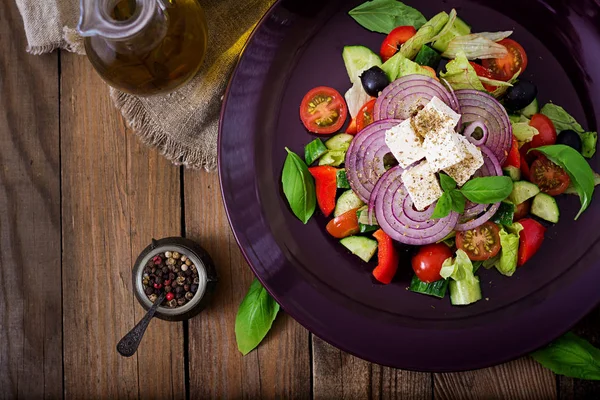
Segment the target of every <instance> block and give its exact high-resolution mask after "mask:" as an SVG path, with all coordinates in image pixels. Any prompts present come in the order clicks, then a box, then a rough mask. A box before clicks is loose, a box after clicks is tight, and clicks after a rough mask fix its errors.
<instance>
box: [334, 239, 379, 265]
mask: <svg viewBox="0 0 600 400" xmlns="http://www.w3.org/2000/svg"><path fill="white" fill-rule="evenodd" d="M340 243H341V244H342V245H343V246H344V247H345V248H347V249H348V250H350V252H351V253H352V254H354V255H356V256H358V257H359V258H360V259H361V260H363V261H364V262H369V260H370V259H371V258H372V257H373V255H375V252H376V251H377V242H376V241H375V240H373V239H369V238H368V237H364V236H350V237H347V238H343V239H342V240H340Z"/></svg>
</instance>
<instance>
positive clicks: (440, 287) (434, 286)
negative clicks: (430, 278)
mask: <svg viewBox="0 0 600 400" xmlns="http://www.w3.org/2000/svg"><path fill="white" fill-rule="evenodd" d="M408 290H410V291H411V292H415V293H421V294H426V295H428V296H434V297H439V298H440V299H441V298H443V297H444V296H446V291H447V290H448V279H440V280H439V281H435V282H432V283H425V282H423V281H422V280H420V279H419V278H418V277H417V276H416V275H414V276H413V278H412V281H410V286H409V287H408Z"/></svg>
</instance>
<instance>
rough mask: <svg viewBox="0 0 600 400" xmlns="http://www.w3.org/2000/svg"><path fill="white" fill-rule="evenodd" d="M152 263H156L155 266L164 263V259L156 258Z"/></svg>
mask: <svg viewBox="0 0 600 400" xmlns="http://www.w3.org/2000/svg"><path fill="white" fill-rule="evenodd" d="M152 261H154V264H156V265H158V264H160V263H162V258H160V256H154V258H153V259H152Z"/></svg>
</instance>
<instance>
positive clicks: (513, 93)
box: [504, 80, 537, 112]
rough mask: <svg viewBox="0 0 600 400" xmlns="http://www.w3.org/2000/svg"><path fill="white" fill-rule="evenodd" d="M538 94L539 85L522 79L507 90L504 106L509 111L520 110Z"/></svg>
mask: <svg viewBox="0 0 600 400" xmlns="http://www.w3.org/2000/svg"><path fill="white" fill-rule="evenodd" d="M536 96H537V87H536V86H535V85H534V84H533V83H531V82H529V81H525V80H520V81H518V82H517V83H515V84H514V85H513V86H512V87H509V88H508V90H507V91H506V97H505V98H504V106H505V107H506V109H507V110H508V111H513V112H514V111H519V110H522V109H523V108H525V107H527V106H528V105H529V104H531V102H532V101H533V100H535V97H536Z"/></svg>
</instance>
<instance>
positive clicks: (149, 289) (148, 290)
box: [144, 287, 154, 296]
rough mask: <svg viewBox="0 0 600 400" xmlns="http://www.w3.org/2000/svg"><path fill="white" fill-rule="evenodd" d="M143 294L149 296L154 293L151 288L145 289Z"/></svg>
mask: <svg viewBox="0 0 600 400" xmlns="http://www.w3.org/2000/svg"><path fill="white" fill-rule="evenodd" d="M144 293H146V295H148V296H149V295H151V294H152V293H154V288H153V287H147V288H146V289H144Z"/></svg>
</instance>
